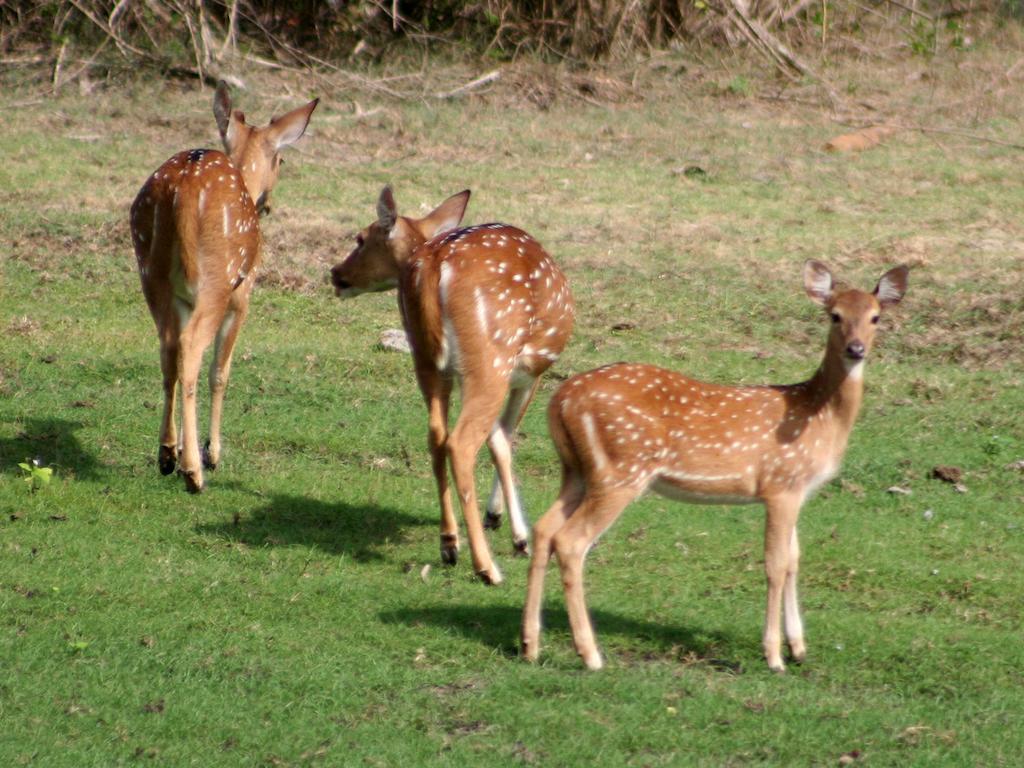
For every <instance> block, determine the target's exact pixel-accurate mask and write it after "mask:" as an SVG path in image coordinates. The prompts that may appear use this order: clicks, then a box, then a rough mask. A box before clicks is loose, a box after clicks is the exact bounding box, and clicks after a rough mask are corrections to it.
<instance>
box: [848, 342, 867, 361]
mask: <svg viewBox="0 0 1024 768" xmlns="http://www.w3.org/2000/svg"><path fill="white" fill-rule="evenodd" d="M846 356H847V357H848V358H850V359H851V360H863V359H864V343H863V342H860V341H851V342H850V343H849V344H847V345H846Z"/></svg>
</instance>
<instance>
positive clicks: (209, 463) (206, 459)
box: [203, 440, 217, 469]
mask: <svg viewBox="0 0 1024 768" xmlns="http://www.w3.org/2000/svg"><path fill="white" fill-rule="evenodd" d="M203 466H204V467H206V468H207V469H216V468H217V462H216V461H214V460H213V459H212V458H211V457H210V441H209V440H207V441H206V444H205V445H204V446H203Z"/></svg>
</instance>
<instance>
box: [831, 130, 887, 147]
mask: <svg viewBox="0 0 1024 768" xmlns="http://www.w3.org/2000/svg"><path fill="white" fill-rule="evenodd" d="M894 132H895V129H894V128H890V127H888V126H885V125H873V126H871V127H870V128H863V129H861V130H859V131H854V132H853V133H844V134H843V135H842V136H836V137H835V138H834V139H832V140H831V141H830V142H828V143H827V144H825V149H826V150H828V151H829V152H861V151H863V150H865V149H871V147H876V146H878V145H879V144H880V143H881V142H882V139H884V138H885V137H886V136H889V135H890V134H892V133H894Z"/></svg>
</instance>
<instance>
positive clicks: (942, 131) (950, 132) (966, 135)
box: [834, 120, 1024, 151]
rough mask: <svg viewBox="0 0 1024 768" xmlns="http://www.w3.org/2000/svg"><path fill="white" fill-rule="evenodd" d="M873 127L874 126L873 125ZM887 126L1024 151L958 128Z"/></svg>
mask: <svg viewBox="0 0 1024 768" xmlns="http://www.w3.org/2000/svg"><path fill="white" fill-rule="evenodd" d="M834 122H836V123H839V124H840V125H849V126H853V127H855V128H856V127H865V126H858V125H856V124H855V123H852V122H849V121H845V120H835V121H834ZM872 125H873V124H872ZM886 126H888V127H889V128H893V129H896V130H900V131H917V132H918V133H934V134H938V135H940V136H959V137H960V138H963V139H971V140H973V141H981V142H984V143H985V144H995V145H996V146H999V147H1008V148H1009V149H1019V150H1022V151H1024V144H1017V143H1015V142H1012V141H1003V140H1002V139H993V138H992V137H991V136H983V135H982V134H980V133H971V132H970V131H961V130H959V129H956V128H931V127H929V126H926V125H908V124H906V123H895V122H891V121H887V122H886Z"/></svg>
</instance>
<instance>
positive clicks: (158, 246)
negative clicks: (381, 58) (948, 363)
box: [130, 83, 317, 492]
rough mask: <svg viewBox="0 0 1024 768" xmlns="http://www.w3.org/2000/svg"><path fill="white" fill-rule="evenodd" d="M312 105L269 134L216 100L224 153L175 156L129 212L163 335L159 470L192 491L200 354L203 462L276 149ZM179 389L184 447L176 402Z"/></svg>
mask: <svg viewBox="0 0 1024 768" xmlns="http://www.w3.org/2000/svg"><path fill="white" fill-rule="evenodd" d="M316 105H317V102H316V101H315V100H314V101H312V102H310V103H309V104H307V105H306V106H304V107H300V108H299V109H297V110H293V111H292V112H289V113H288V114H286V115H284V116H282V117H280V118H278V119H277V120H275V121H273V122H272V123H271V125H270V126H267V127H266V128H253V127H251V126H248V125H246V123H245V116H244V115H243V114H242V113H241V112H232V110H231V100H230V97H229V95H228V91H227V87H226V86H225V85H224V84H223V83H221V84H220V85H219V86H218V88H217V92H216V94H215V96H214V110H213V111H214V116H215V117H216V119H217V124H218V128H219V129H220V133H221V137H222V138H223V140H224V147H225V150H226V152H227V154H225V153H223V152H218V151H216V150H207V149H194V150H191V151H186V152H179V153H178V154H176V155H174V156H173V157H171V158H170V159H169V160H167V162H165V163H164V164H163V165H161V166H160V167H159V168H158V169H157V170H156V171H155V172H154V173H153V174H152V175H151V176H150V177H149V179H147V181H146V183H145V184H143V186H142V189H140V190H139V194H138V195H137V196H136V198H135V201H134V202H133V203H132V207H131V220H130V223H131V233H132V243H133V245H134V247H135V257H136V261H137V262H138V266H139V276H140V278H141V281H142V292H143V295H144V296H145V298H146V303H147V304H148V305H149V310H150V313H151V314H152V315H153V320H154V322H155V323H156V327H157V334H158V336H159V338H160V367H161V369H162V371H163V389H164V411H163V418H162V421H161V426H160V449H159V453H158V464H159V467H160V471H161V472H162V473H163V474H169V473H170V472H172V471H174V468H175V465H176V464H178V462H179V459H180V466H179V472H180V473H181V474H182V476H183V477H184V478H185V484H186V487H187V488H188V490H189V491H192V492H198V491H200V490H202V488H203V473H202V467H201V466H200V452H199V442H198V435H197V425H196V383H197V380H198V377H199V367H200V365H201V363H202V357H203V352H204V351H205V350H206V348H207V347H208V346H209V345H210V343H211V342H213V341H214V340H215V339H216V348H215V352H214V359H213V363H212V365H211V367H210V392H211V409H210V440H209V443H208V446H207V451H206V454H205V456H204V457H203V463H205V465H206V466H207V467H208V468H211V469H212V468H214V467H215V466H216V465H217V462H218V461H219V458H220V450H221V443H220V421H221V412H222V407H223V401H224V390H225V388H226V386H227V380H228V375H229V373H230V369H231V354H232V351H233V349H234V345H235V341H236V340H237V338H238V332H239V330H240V329H241V327H242V324H243V323H244V322H245V318H246V315H247V314H248V310H249V297H250V295H251V293H252V287H253V283H254V280H255V272H256V269H257V267H258V266H259V264H260V259H261V252H262V238H261V235H260V226H259V210H262V209H266V207H267V201H268V199H269V195H270V190H271V189H272V188H273V186H274V183H275V182H276V181H277V173H278V169H279V167H280V156H279V151H280V150H281V149H282V148H283V147H285V146H287V145H288V144H291V143H293V142H294V141H297V140H298V139H299V138H300V137H301V136H302V134H303V132H304V131H305V129H306V125H307V124H308V122H309V118H310V115H311V114H312V112H313V109H314V108H315V107H316ZM179 384H180V386H181V391H182V401H183V407H182V424H181V442H180V444H179V442H178V437H177V425H176V423H175V421H176V420H175V404H176V399H177V398H176V396H177V389H178V385H179Z"/></svg>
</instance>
